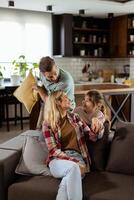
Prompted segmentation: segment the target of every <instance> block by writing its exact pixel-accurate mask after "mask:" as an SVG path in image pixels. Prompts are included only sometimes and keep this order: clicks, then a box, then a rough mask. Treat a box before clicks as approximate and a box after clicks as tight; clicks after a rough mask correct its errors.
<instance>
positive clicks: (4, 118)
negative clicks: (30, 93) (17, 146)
mask: <svg viewBox="0 0 134 200" xmlns="http://www.w3.org/2000/svg"><path fill="white" fill-rule="evenodd" d="M17 87H18V86H13V85H12V84H11V82H6V83H5V84H4V85H3V86H2V87H0V126H2V123H3V122H6V126H7V131H10V122H11V121H13V122H14V124H15V125H16V124H17V122H18V121H19V122H20V127H21V129H23V120H27V119H29V117H24V116H23V106H22V103H21V102H19V101H18V100H17V99H16V97H14V96H13V93H14V91H15V90H16V89H17ZM11 106H12V107H13V116H12V117H11V115H10V107H11Z"/></svg>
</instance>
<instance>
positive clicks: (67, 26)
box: [52, 14, 73, 57]
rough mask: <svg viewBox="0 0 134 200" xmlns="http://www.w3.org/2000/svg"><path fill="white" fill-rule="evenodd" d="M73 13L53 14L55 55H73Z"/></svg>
mask: <svg viewBox="0 0 134 200" xmlns="http://www.w3.org/2000/svg"><path fill="white" fill-rule="evenodd" d="M72 21H73V16H72V15H71V14H63V15H52V38H53V55H55V56H57V55H61V56H69V57H70V56H73V50H72Z"/></svg>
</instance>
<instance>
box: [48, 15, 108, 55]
mask: <svg viewBox="0 0 134 200" xmlns="http://www.w3.org/2000/svg"><path fill="white" fill-rule="evenodd" d="M52 26H53V55H62V56H80V57H108V56H109V44H110V43H109V41H110V38H109V36H110V33H109V21H108V19H98V18H89V17H80V16H73V15H71V14H63V15H53V16H52Z"/></svg>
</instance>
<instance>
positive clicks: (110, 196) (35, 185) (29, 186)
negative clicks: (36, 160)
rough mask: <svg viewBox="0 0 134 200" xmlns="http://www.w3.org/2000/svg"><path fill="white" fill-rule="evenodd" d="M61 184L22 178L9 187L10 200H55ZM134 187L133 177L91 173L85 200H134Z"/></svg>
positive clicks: (41, 178) (43, 178)
mask: <svg viewBox="0 0 134 200" xmlns="http://www.w3.org/2000/svg"><path fill="white" fill-rule="evenodd" d="M59 184H60V180H59V179H56V178H53V177H51V176H35V177H30V178H29V177H22V178H20V179H19V180H18V181H17V182H16V183H14V184H12V185H11V186H10V187H9V189H8V200H18V199H19V200H29V199H32V200H37V199H39V200H44V199H46V200H55V199H56V194H57V191H58V186H59ZM133 185H134V177H132V176H128V175H122V174H114V173H109V172H91V173H89V174H87V175H86V177H85V178H84V179H83V196H84V198H83V200H89V199H90V200H126V199H129V200H133V197H134V189H133ZM22 194H23V195H22Z"/></svg>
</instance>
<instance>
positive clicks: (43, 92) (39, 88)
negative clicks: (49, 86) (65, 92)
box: [32, 84, 48, 102]
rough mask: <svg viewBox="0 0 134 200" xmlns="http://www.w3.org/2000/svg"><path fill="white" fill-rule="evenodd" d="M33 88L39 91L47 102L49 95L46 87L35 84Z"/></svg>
mask: <svg viewBox="0 0 134 200" xmlns="http://www.w3.org/2000/svg"><path fill="white" fill-rule="evenodd" d="M32 89H33V90H35V91H37V93H38V94H39V95H40V97H41V99H42V101H44V102H45V100H46V98H47V97H48V95H47V92H46V91H45V89H43V88H42V87H40V86H38V85H37V84H34V85H33V86H32Z"/></svg>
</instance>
